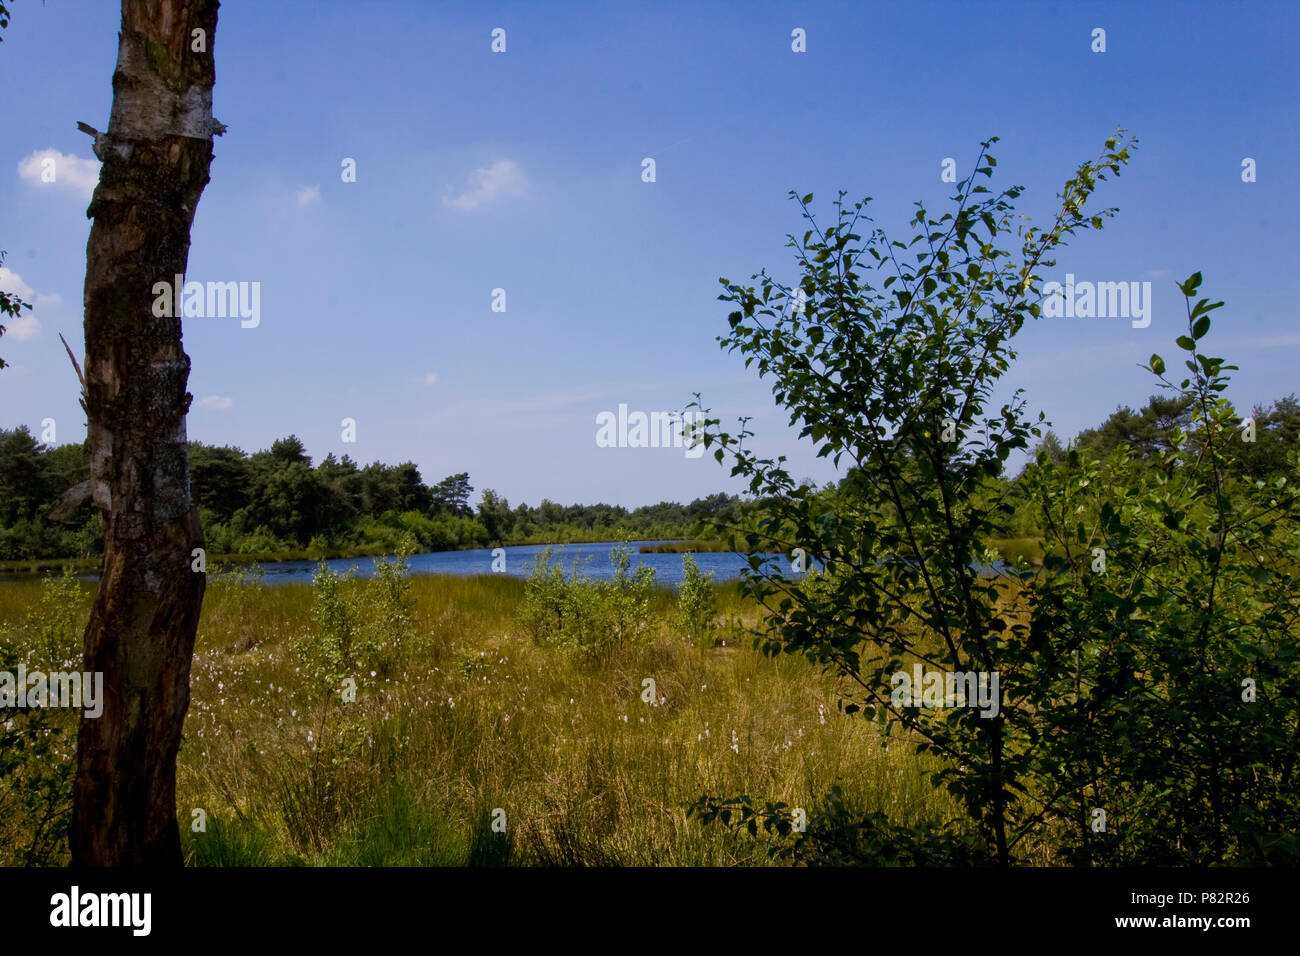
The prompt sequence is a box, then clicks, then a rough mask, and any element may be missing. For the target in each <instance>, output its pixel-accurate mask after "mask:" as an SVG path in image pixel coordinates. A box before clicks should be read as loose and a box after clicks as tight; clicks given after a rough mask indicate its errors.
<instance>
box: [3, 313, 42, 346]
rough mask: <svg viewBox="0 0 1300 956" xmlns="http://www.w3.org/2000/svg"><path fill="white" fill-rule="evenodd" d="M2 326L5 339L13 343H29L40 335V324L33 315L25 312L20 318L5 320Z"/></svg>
mask: <svg viewBox="0 0 1300 956" xmlns="http://www.w3.org/2000/svg"><path fill="white" fill-rule="evenodd" d="M0 324H3V325H4V327H5V338H6V339H13V340H14V341H15V342H29V341H31V340H32V339H34V338H36V336H38V335H40V334H41V323H40V321H39V320H38V319H37V318H36V316H34V315H30V314H28V313H26V312H24V313H23V315H22V317H21V318H18V319H9V318H6V319H5V320H4V322H3V323H0Z"/></svg>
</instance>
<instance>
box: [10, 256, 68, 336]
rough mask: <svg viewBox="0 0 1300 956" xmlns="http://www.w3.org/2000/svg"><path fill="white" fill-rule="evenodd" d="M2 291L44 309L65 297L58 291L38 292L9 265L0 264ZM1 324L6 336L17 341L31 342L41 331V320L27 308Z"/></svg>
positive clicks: (34, 306)
mask: <svg viewBox="0 0 1300 956" xmlns="http://www.w3.org/2000/svg"><path fill="white" fill-rule="evenodd" d="M0 291H4V292H8V293H9V294H10V295H15V296H17V297H18V298H20V299H22V300H23V301H25V302H28V303H30V304H31V306H32V307H33V309H44V308H47V307H49V306H52V305H58V304H59V303H60V302H62V301H63V297H62V296H60V295H59V294H58V293H57V292H51V293H50V294H49V295H44V294H42V293H39V292H37V291H36V290H35V289H33V288H32V287H31V286H29V285H28V284H27V283H26V282H24V281H23V277H22V276H20V275H19V274H18V273H16V272H14V271H13V270H12V269H10V268H9V267H8V266H0ZM0 325H3V326H4V327H5V337H6V338H12V339H13V340H14V341H15V342H29V341H31V340H32V339H34V338H36V336H38V335H40V333H41V323H40V320H39V319H37V318H36V316H34V315H33V314H32V313H31V312H28V311H26V310H24V311H23V313H22V315H20V316H19V317H18V318H16V319H11V318H6V319H5V321H3V322H0Z"/></svg>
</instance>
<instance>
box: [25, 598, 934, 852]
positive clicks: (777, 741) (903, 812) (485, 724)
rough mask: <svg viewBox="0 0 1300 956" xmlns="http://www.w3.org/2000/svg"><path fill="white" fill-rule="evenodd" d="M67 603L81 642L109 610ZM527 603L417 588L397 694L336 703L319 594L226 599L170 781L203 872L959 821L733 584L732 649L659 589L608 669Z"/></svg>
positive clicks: (752, 844)
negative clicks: (318, 644) (537, 634)
mask: <svg viewBox="0 0 1300 956" xmlns="http://www.w3.org/2000/svg"><path fill="white" fill-rule="evenodd" d="M74 586H75V588H76V592H77V593H78V594H79V597H78V598H76V599H75V600H72V601H71V603H73V604H75V605H76V606H75V609H74V610H75V614H70V615H69V617H68V623H69V626H70V628H71V630H72V633H71V636H70V639H72V640H74V641H75V640H77V639H78V635H79V629H80V628H81V627H83V626H84V624H85V620H86V618H87V616H88V614H89V606H90V601H91V599H92V597H93V590H92V586H91V585H89V584H80V583H78V584H75V585H74ZM360 586H362V585H360V584H359V583H358V582H348V583H346V584H345V585H344V587H345V588H357V587H360ZM42 587H45V588H47V589H48V588H49V585H48V584H46V585H42V583H41V582H40V581H39V580H36V579H32V580H28V581H18V582H14V583H6V584H3V585H0V633H2V634H5V635H7V637H8V639H9V640H10V641H11V643H17V644H19V645H22V644H24V642H25V643H26V644H27V645H28V646H32V645H33V644H34V643H35V642H36V641H37V637H36V635H37V632H38V631H39V627H38V625H37V624H36V622H37V621H38V620H39V619H40V617H41V615H42V613H48V609H42V605H41V603H40V602H41V593H42ZM523 591H524V582H523V581H522V580H518V579H513V578H508V577H505V576H486V577H478V578H458V577H419V578H415V579H413V580H412V582H411V593H412V596H413V597H414V601H415V623H416V629H415V631H416V634H415V637H414V639H412V640H409V641H408V642H407V643H406V644H405V645H404V647H403V649H402V653H401V657H400V660H398V661H397V662H396V663H395V664H394V665H393V666H392V667H391V668H390V669H389V672H388V673H383V672H380V671H376V672H374V673H373V674H372V673H359V674H357V675H356V679H357V693H356V699H355V701H354V702H351V703H343V702H342V701H341V699H340V695H339V694H338V693H337V692H333V691H328V690H325V689H322V688H321V687H320V686H319V684H318V683H316V682H314V681H313V680H312V679H311V678H309V677H308V676H307V675H306V673H305V672H304V667H303V663H302V659H301V656H300V654H299V648H300V647H301V646H303V645H304V644H306V643H310V641H311V640H312V633H313V624H312V620H311V607H312V602H313V595H314V592H313V589H312V588H311V587H310V586H307V585H283V586H278V587H275V588H267V587H264V586H262V585H260V584H257V583H256V582H255V581H250V580H247V579H240V578H233V577H215V578H210V583H209V586H208V591H207V596H206V599H205V601H204V607H203V616H202V621H201V624H200V628H199V635H198V643H197V647H196V653H195V659H194V666H193V672H192V681H191V686H192V701H191V705H190V711H189V716H188V718H187V722H186V728H185V741H184V744H183V746H182V749H181V755H180V764H179V770H178V798H177V799H178V816H179V818H180V822H181V831H182V838H183V841H184V844H185V848H186V854H187V858H188V860H189V861H190V862H191V863H192V864H197V865H302V864H305V865H321V864H341V865H353V864H356V865H370V864H378V865H429V864H432V865H438V864H451V865H460V864H478V865H491V864H507V863H508V864H541V865H546V864H562V865H600V864H614V865H646V864H657V865H731V864H737V863H740V864H762V863H766V862H767V856H766V852H765V851H766V848H767V846H768V844H767V842H766V841H765V838H764V837H761V836H760V837H759V838H757V839H755V838H752V837H749V836H748V835H745V834H740V835H737V834H733V833H730V832H726V831H724V830H723V829H721V828H720V827H708V828H704V827H701V826H700V825H699V823H698V822H696V821H695V820H694V819H690V820H688V819H687V817H686V812H685V810H686V807H687V806H688V805H689V804H691V803H692V802H694V801H695V800H696V799H697V798H698V797H700V796H703V795H705V794H714V795H723V796H733V795H739V794H742V793H744V794H749V795H751V796H752V797H754V798H755V800H757V801H764V800H773V801H776V800H780V801H784V802H786V803H787V804H789V805H791V806H802V807H811V806H812V805H813V804H814V803H815V802H816V801H817V799H818V798H819V797H820V796H821V795H822V794H824V793H825V792H826V791H827V790H829V788H830V787H831V786H832V785H834V784H839V785H840V786H841V787H842V788H843V791H844V794H845V797H846V799H847V800H848V801H849V802H850V804H851V805H852V806H854V807H855V808H860V809H862V810H865V811H871V810H884V811H887V812H888V813H889V815H890V817H891V819H892V820H893V821H894V822H896V823H900V824H904V825H906V824H910V823H915V822H920V821H923V820H937V819H940V818H944V817H947V816H948V815H950V814H953V813H954V812H955V808H954V807H953V806H952V805H950V804H949V803H948V798H947V797H946V795H945V794H944V793H942V792H936V791H934V790H932V788H931V787H930V785H929V783H928V782H927V780H926V777H925V770H926V765H925V763H924V761H923V760H922V759H921V758H918V757H917V756H915V755H914V754H913V753H912V751H911V748H909V747H906V746H902V745H901V743H900V742H898V741H895V742H894V743H893V744H892V745H891V746H890V747H889V748H888V749H886V748H884V747H882V746H881V739H880V737H879V736H878V733H877V731H876V729H875V727H874V726H873V725H872V724H871V723H869V722H867V721H865V720H862V719H860V718H849V717H845V716H843V715H841V714H840V713H839V712H838V711H837V710H836V696H835V687H834V682H833V679H832V678H831V677H830V676H829V675H823V674H822V673H820V672H819V671H818V670H817V669H815V668H813V667H812V666H810V665H809V664H807V663H806V662H804V661H803V660H802V659H797V658H790V657H782V658H776V659H767V658H764V657H763V656H761V655H760V654H759V653H758V652H756V651H754V650H753V649H752V646H751V641H750V639H749V638H747V637H745V636H744V635H743V628H744V627H745V626H748V625H754V624H756V623H757V621H758V615H757V612H756V609H755V608H754V607H751V606H746V605H745V604H744V603H743V599H742V598H741V597H740V596H739V595H738V594H737V593H736V592H735V590H734V585H719V586H717V591H716V593H717V601H718V610H719V613H720V617H721V619H722V620H723V621H724V623H725V624H726V625H727V626H726V627H724V629H723V631H722V632H720V636H719V638H718V640H719V642H721V641H725V645H723V644H721V643H718V644H717V646H714V647H707V648H705V647H698V646H695V645H693V644H691V643H689V642H687V641H686V640H685V639H684V638H682V637H679V636H676V635H674V634H672V633H670V628H669V626H668V624H667V621H668V615H669V613H670V612H671V610H672V608H673V606H674V603H675V594H674V593H673V592H672V591H671V590H668V589H661V590H657V591H656V592H654V594H653V596H652V599H651V619H652V625H653V635H652V638H651V640H649V641H648V642H647V643H644V644H642V645H637V646H623V647H618V648H615V649H614V650H613V651H611V652H610V653H608V654H606V655H605V656H604V657H603V658H601V659H599V660H592V659H589V658H584V657H580V656H575V655H574V654H572V653H570V652H567V651H564V650H561V649H557V648H541V647H538V646H536V645H535V644H534V643H533V641H531V640H530V639H529V638H528V637H526V636H524V634H523V632H522V631H521V629H520V628H519V626H518V625H517V623H516V613H517V609H518V607H519V605H520V602H521V600H522V598H523ZM47 602H48V597H47ZM647 678H649V679H652V680H653V681H654V690H655V694H654V698H655V699H654V702H653V703H649V702H646V701H645V700H644V699H643V697H644V696H649V695H647V694H646V693H645V688H646V685H645V683H644V682H645V680H646V679H647ZM70 724H72V725H75V722H70ZM64 756H65V759H66V760H67V761H68V766H69V767H70V762H71V755H70V753H68V752H65V755H64ZM18 806H19V802H17V801H14V800H8V801H7V802H6V799H5V795H4V794H3V793H0V835H3V836H5V837H6V838H7V839H8V840H9V841H10V842H11V843H12V842H13V841H14V840H15V839H17V840H20V841H21V839H22V837H23V835H24V828H25V827H29V826H31V825H33V824H32V822H31V821H29V820H26V819H25V818H24V817H23V813H22V810H21V808H18V809H15V807H18ZM196 811H202V813H201V814H199V813H196ZM196 820H201V821H202V822H204V823H205V825H206V829H205V830H203V831H202V832H195V831H194V821H196ZM494 821H495V823H496V828H495V829H494V826H493V823H494ZM502 825H504V833H500V832H496V831H497V830H499V829H501V826H502ZM3 845H5V843H4V842H2V841H0V846H3ZM0 862H6V861H0ZM7 862H14V861H12V860H10V861H7Z"/></svg>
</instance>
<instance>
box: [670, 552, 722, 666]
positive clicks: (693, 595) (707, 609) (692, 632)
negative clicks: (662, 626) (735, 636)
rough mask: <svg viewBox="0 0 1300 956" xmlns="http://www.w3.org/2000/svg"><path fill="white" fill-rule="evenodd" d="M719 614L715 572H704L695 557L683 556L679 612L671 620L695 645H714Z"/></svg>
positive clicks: (678, 596) (678, 589)
mask: <svg viewBox="0 0 1300 956" xmlns="http://www.w3.org/2000/svg"><path fill="white" fill-rule="evenodd" d="M717 614H718V610H717V599H716V597H715V595H714V593H713V574H712V572H710V573H709V574H707V575H704V574H701V573H700V568H699V565H697V564H696V563H695V559H694V558H692V557H691V556H690V555H689V554H684V555H682V582H681V584H679V585H677V613H676V614H674V615H673V617H672V619H671V624H672V626H673V627H674V628H675V629H677V630H678V631H679V632H681V633H682V634H683V635H685V637H686V638H687V640H689V641H691V642H692V643H693V644H696V645H698V646H700V647H712V646H713V640H714V634H715V632H716V630H717V627H716V624H715V618H716V617H717Z"/></svg>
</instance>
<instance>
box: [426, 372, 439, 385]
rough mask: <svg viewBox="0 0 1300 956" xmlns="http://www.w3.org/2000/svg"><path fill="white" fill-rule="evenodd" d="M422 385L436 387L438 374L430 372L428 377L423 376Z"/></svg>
mask: <svg viewBox="0 0 1300 956" xmlns="http://www.w3.org/2000/svg"><path fill="white" fill-rule="evenodd" d="M424 384H425V385H437V384H438V373H437V372H430V373H429V374H428V375H426V376H424Z"/></svg>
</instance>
